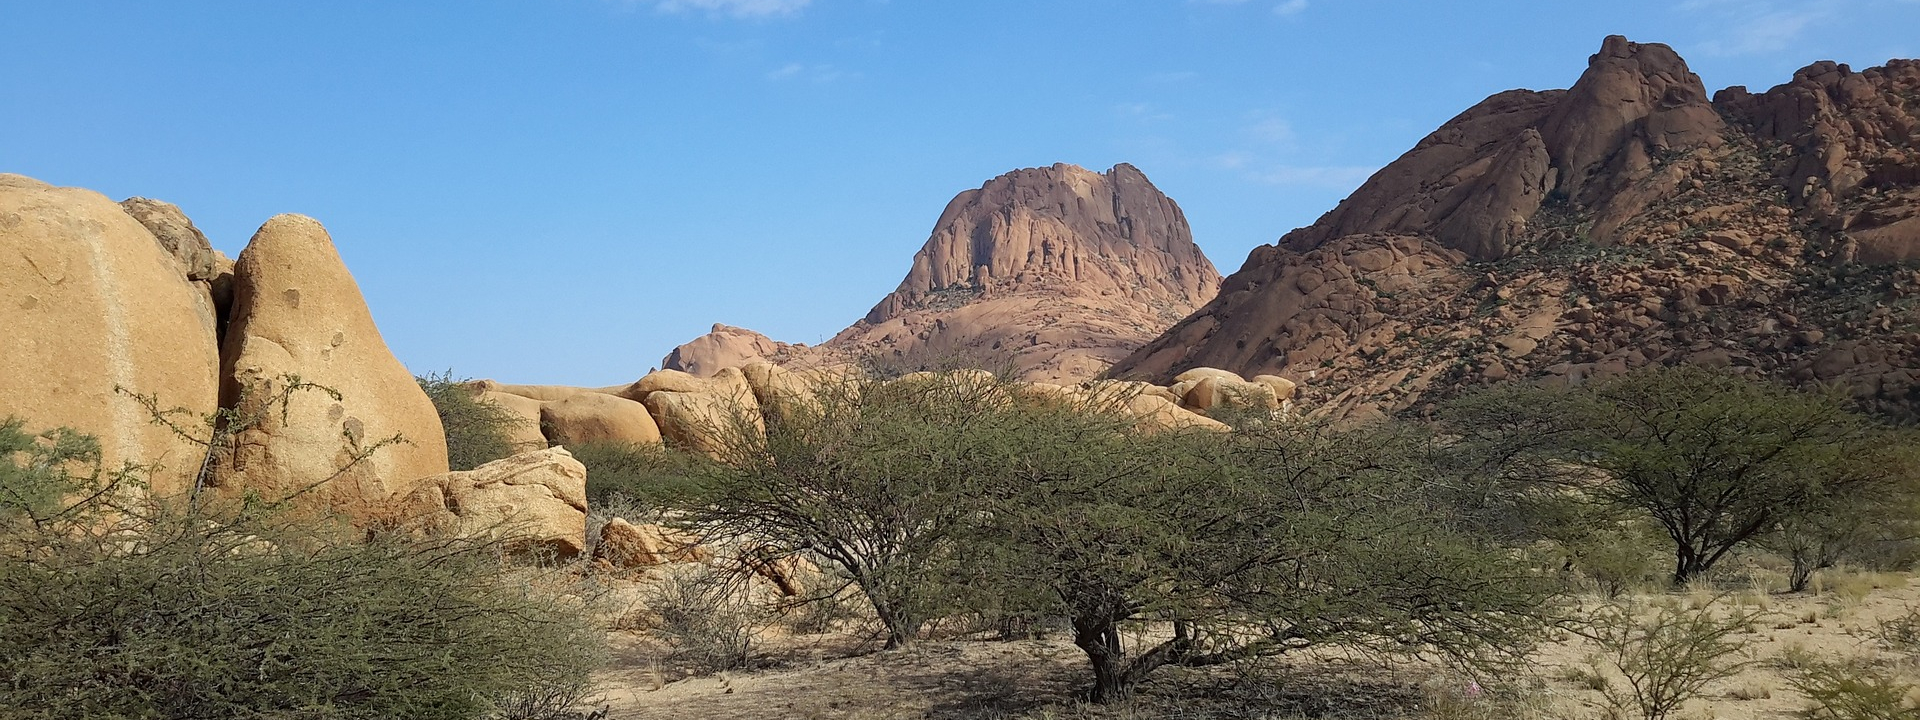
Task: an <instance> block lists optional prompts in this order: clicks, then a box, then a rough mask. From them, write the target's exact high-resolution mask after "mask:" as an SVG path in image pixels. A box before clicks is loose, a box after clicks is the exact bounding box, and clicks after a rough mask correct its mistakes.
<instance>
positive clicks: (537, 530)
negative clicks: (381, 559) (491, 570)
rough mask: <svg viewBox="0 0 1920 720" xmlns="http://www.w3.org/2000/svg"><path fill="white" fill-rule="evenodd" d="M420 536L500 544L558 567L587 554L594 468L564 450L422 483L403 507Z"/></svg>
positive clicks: (412, 488) (401, 501) (399, 505)
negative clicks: (543, 556) (540, 553)
mask: <svg viewBox="0 0 1920 720" xmlns="http://www.w3.org/2000/svg"><path fill="white" fill-rule="evenodd" d="M396 505H397V508H396V511H397V512H396V514H397V515H398V516H399V517H401V518H405V519H406V520H405V521H406V523H407V524H408V525H409V526H411V527H414V528H417V529H423V530H428V531H432V532H440V533H449V534H452V535H455V536H458V537H484V538H498V539H502V540H505V541H507V545H508V547H510V548H514V549H540V550H545V551H548V552H551V553H553V554H554V556H555V557H557V558H559V559H566V558H572V557H575V556H577V555H579V554H580V553H582V552H585V551H586V542H587V468H586V466H584V465H581V464H580V461H578V460H575V459H573V455H572V454H571V453H568V452H567V451H566V449H565V448H557V447H556V448H548V449H546V450H535V451H532V452H524V453H521V454H519V455H515V456H513V457H510V458H506V459H503V460H495V461H493V462H490V463H487V464H485V465H481V466H480V467H477V468H474V469H472V470H465V471H454V472H449V473H443V474H440V475H433V476H430V477H425V478H420V479H418V480H416V481H415V482H414V483H412V485H411V486H410V488H408V489H407V491H406V492H405V493H404V494H403V495H402V496H401V497H400V498H399V501H398V502H397V503H396Z"/></svg>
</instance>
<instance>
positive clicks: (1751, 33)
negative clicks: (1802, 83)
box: [1680, 0, 1839, 56]
mask: <svg viewBox="0 0 1920 720" xmlns="http://www.w3.org/2000/svg"><path fill="white" fill-rule="evenodd" d="M1838 5H1839V1H1838V0H1816V1H1814V2H1797V3H1790V4H1786V5H1779V4H1775V3H1769V2H1759V3H1755V2H1731V1H1730V0H1688V2H1685V3H1683V4H1681V6H1680V8H1681V9H1682V10H1684V11H1687V12H1691V13H1694V14H1695V15H1698V16H1700V17H1701V19H1702V20H1704V21H1706V23H1707V27H1708V28H1709V30H1708V37H1707V38H1706V39H1705V40H1704V41H1703V42H1701V43H1700V49H1701V51H1703V52H1704V53H1706V54H1708V55H1719V56H1734V55H1761V54H1766V53H1778V52H1781V51H1784V50H1787V49H1788V48H1791V47H1792V46H1793V44H1794V43H1795V42H1797V41H1799V40H1800V38H1801V37H1802V36H1803V35H1805V34H1806V31H1807V29H1808V28H1810V27H1812V26H1814V25H1815V24H1817V23H1819V22H1821V21H1823V20H1826V19H1828V18H1829V17H1832V16H1833V15H1835V14H1836V13H1835V11H1836V9H1837V6H1838Z"/></svg>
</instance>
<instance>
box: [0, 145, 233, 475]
mask: <svg viewBox="0 0 1920 720" xmlns="http://www.w3.org/2000/svg"><path fill="white" fill-rule="evenodd" d="M0 258H4V260H0V317H3V318H5V319H4V329H0V333H3V334H4V340H0V418H5V417H8V416H13V417H18V418H20V419H21V420H23V421H25V422H27V423H28V429H29V430H35V431H38V430H44V429H49V428H54V427H62V426H64V427H70V428H73V429H75V430H78V431H81V432H85V433H87V434H90V435H93V436H95V437H96V438H98V439H99V441H100V446H101V450H102V452H103V453H104V456H105V460H106V462H107V463H108V464H109V465H118V464H119V463H121V462H123V461H125V462H135V463H140V464H143V465H148V466H153V467H155V468H156V469H155V470H154V471H153V472H152V473H151V477H150V485H151V490H152V492H153V493H154V494H155V495H177V494H179V493H182V492H185V491H186V490H188V489H189V488H191V487H192V483H193V479H194V477H195V475H196V474H197V473H198V472H199V469H200V467H201V465H202V464H203V461H204V459H205V451H204V449H203V448H202V447H201V446H199V445H196V444H195V443H193V442H189V441H186V440H183V439H182V438H180V437H178V436H176V435H174V434H173V433H172V432H171V431H169V430H168V429H166V428H164V427H161V426H160V425H159V424H158V423H156V422H154V419H153V417H152V415H151V414H150V413H149V412H148V410H147V409H146V408H145V407H143V406H142V405H141V404H140V403H139V402H136V401H135V400H134V399H133V398H132V397H131V395H129V393H137V394H141V395H146V396H149V397H152V398H154V399H155V400H156V401H157V406H158V407H159V408H160V409H172V408H183V409H185V410H187V411H189V412H191V413H192V414H193V415H195V416H205V415H207V414H210V413H212V412H213V411H214V409H215V407H216V404H215V403H216V401H217V399H218V394H217V393H218V389H217V385H216V378H217V377H218V370H219V362H220V360H219V348H218V344H217V341H216V340H215V328H214V326H213V323H212V322H211V319H212V318H211V316H210V315H204V314H203V313H204V312H205V310H206V308H205V307H204V305H203V303H205V298H204V294H203V293H204V291H202V290H201V289H200V288H197V287H196V286H195V285H194V284H193V283H192V282H191V281H189V280H188V277H187V275H186V274H184V273H183V272H182V271H181V269H180V268H179V267H178V266H177V265H176V261H175V258H174V256H173V255H172V254H171V253H170V252H168V250H167V249H166V248H164V247H162V245H161V243H160V242H159V241H158V240H156V239H155V238H154V236H153V234H152V233H151V232H149V231H148V230H147V228H146V227H144V226H143V225H141V223H140V222H139V221H137V220H135V219H134V218H133V217H132V216H130V215H128V214H127V213H126V212H125V211H123V210H122V209H121V206H120V205H119V204H118V203H115V202H114V201H112V200H110V199H108V198H107V197H105V196H103V195H100V194H99V193H95V192H92V191H89V190H82V189H78V188H61V187H54V186H52V185H48V184H46V183H42V182H39V181H37V180H33V179H30V178H26V177H22V176H19V175H6V174H0ZM117 389H119V390H124V392H120V391H117ZM186 424H187V425H188V426H189V427H188V429H190V430H192V431H194V432H199V431H200V430H201V428H200V427H198V426H197V425H194V424H193V423H192V422H191V421H189V422H187V423H186Z"/></svg>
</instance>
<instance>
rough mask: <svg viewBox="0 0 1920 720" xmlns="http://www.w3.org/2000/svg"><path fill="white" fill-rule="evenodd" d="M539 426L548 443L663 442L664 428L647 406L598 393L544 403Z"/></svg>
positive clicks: (651, 443)
mask: <svg viewBox="0 0 1920 720" xmlns="http://www.w3.org/2000/svg"><path fill="white" fill-rule="evenodd" d="M539 428H540V430H541V432H542V433H543V434H544V435H545V436H546V439H547V441H548V442H551V443H554V444H560V445H572V444H579V443H595V442H612V443H624V444H636V445H654V444H658V443H659V442H660V427H659V426H658V425H657V424H655V423H654V421H653V416H652V415H650V414H648V413H647V406H645V405H642V404H640V403H637V402H634V401H632V400H628V399H626V398H622V397H614V396H612V395H607V394H605V393H597V392H588V393H580V394H578V395H574V396H573V397H569V398H567V399H565V400H555V401H553V402H549V403H545V404H542V405H541V406H540V425H539Z"/></svg>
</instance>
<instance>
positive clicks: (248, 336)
mask: <svg viewBox="0 0 1920 720" xmlns="http://www.w3.org/2000/svg"><path fill="white" fill-rule="evenodd" d="M233 303H234V305H233V317H232V319H231V324H230V326H229V328H228V332H227V338H226V348H225V352H224V353H223V356H224V358H225V371H224V377H223V381H222V385H221V395H222V397H223V398H224V399H225V400H226V402H228V403H230V404H237V406H238V408H239V409H240V410H241V411H242V412H243V413H250V414H254V415H257V416H258V417H259V418H260V422H259V424H258V425H257V426H256V427H254V428H252V429H249V430H246V431H244V432H242V433H240V434H239V436H238V437H237V438H236V440H237V442H236V445H235V449H234V451H233V453H232V454H231V455H230V456H229V457H227V458H225V459H224V461H223V462H222V463H221V464H220V466H219V467H218V468H217V472H216V474H215V478H216V484H217V486H218V488H219V489H220V490H221V491H222V492H224V493H227V494H239V493H244V492H248V491H252V492H258V493H260V494H261V495H263V496H266V497H268V498H277V497H284V496H287V495H290V494H293V493H300V492H303V491H305V490H306V489H307V488H309V487H312V486H315V485H316V484H317V483H324V485H321V486H319V487H317V488H316V489H314V490H313V491H311V492H308V493H307V494H306V495H305V496H303V497H312V498H313V500H310V501H305V500H303V502H304V503H310V504H312V505H316V506H319V507H329V508H332V509H335V510H341V511H345V512H347V513H348V514H350V515H351V514H356V513H358V512H360V511H362V510H366V509H369V508H371V507H373V506H374V505H376V504H378V503H381V502H383V501H385V500H386V499H387V498H388V497H389V496H391V495H392V494H393V493H395V492H396V491H398V490H401V489H403V488H406V487H408V486H409V484H410V483H411V482H412V481H413V480H415V479H418V478H422V477H427V476H430V475H438V474H441V473H445V472H447V446H446V436H445V434H444V431H443V430H442V428H441V425H440V417H439V414H438V413H437V412H435V410H434V407H433V403H432V402H431V401H430V400H428V399H427V396H426V393H425V392H424V391H422V390H421V389H420V386H419V385H418V384H416V383H415V381H414V378H413V374H412V373H410V372H408V371H407V368H406V367H405V366H403V365H401V364H400V362H399V361H398V360H396V359H394V357H393V353H391V352H390V351H388V350H387V345H386V342H385V341H383V340H382V339H381V337H380V330H379V329H378V328H377V327H375V326H374V323H373V317H372V315H371V314H370V313H369V312H368V310H367V304H366V300H365V299H364V298H363V297H362V296H361V294H360V288H359V286H358V285H357V284H356V283H355V282H354V280H353V276H352V274H350V273H348V272H347V268H346V266H345V265H344V264H343V263H342V262H341V260H340V255H339V253H338V252H336V251H335V250H334V247H333V241H332V239H331V238H330V237H328V235H327V232H326V229H325V228H323V227H321V226H320V223H318V222H315V221H314V220H313V219H311V218H307V217H302V216H299V215H279V216H275V217H274V218H273V219H271V220H268V221H267V223H266V224H265V225H263V226H262V227H261V228H260V231H259V232H258V233H256V234H255V235H254V236H253V241H252V242H251V243H249V244H248V245H247V249H246V250H245V251H243V252H241V253H240V259H239V262H238V263H237V265H236V266H235V270H234V300H233ZM289 375H297V376H298V377H299V378H300V380H302V381H303V382H308V383H316V384H318V385H321V386H324V387H327V388H331V389H332V390H334V391H337V392H338V393H339V397H338V398H337V399H336V398H334V397H331V396H329V394H328V393H326V392H319V391H299V392H294V393H293V394H292V395H291V396H290V397H289V398H288V401H287V404H286V412H285V413H284V414H283V413H281V412H279V411H278V409H277V408H268V407H267V406H266V400H267V398H269V397H271V393H263V392H258V391H256V392H252V393H250V394H245V395H243V393H242V390H243V389H244V388H278V387H283V386H284V385H285V383H286V377H287V376H289ZM283 415H284V419H283ZM396 434H397V435H399V436H400V437H402V438H404V440H405V442H404V443H402V444H398V445H389V446H387V447H382V448H380V449H379V450H378V451H377V452H374V453H373V454H372V456H371V457H369V458H367V459H366V460H364V461H363V462H360V463H358V464H355V465H353V467H351V468H350V469H347V470H346V471H344V472H341V469H342V468H343V467H345V466H346V465H347V464H348V462H349V460H351V459H352V458H353V457H354V456H356V455H358V454H360V453H362V452H364V451H366V450H367V449H369V448H372V447H374V446H375V445H376V444H378V443H380V442H382V441H383V440H385V439H387V438H389V437H392V436H394V435H396ZM336 474H338V475H337V477H336ZM328 478H333V479H332V480H328Z"/></svg>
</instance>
